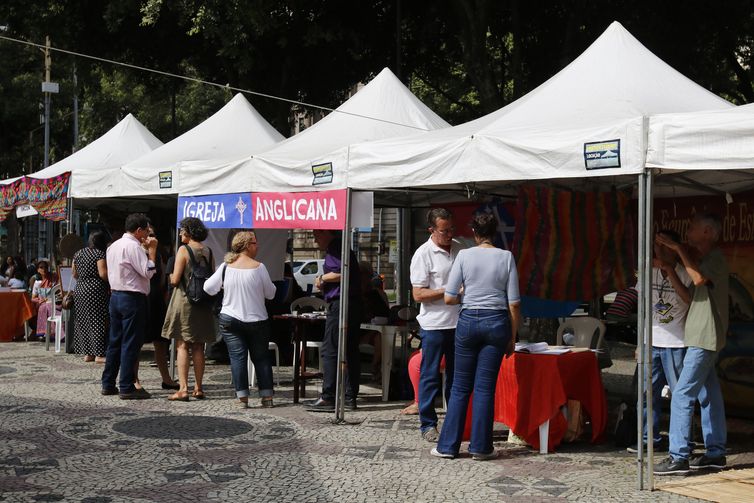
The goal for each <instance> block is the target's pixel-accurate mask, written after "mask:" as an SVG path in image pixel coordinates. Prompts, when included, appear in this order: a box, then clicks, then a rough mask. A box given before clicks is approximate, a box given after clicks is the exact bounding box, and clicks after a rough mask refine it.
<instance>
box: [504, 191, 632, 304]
mask: <svg viewBox="0 0 754 503" xmlns="http://www.w3.org/2000/svg"><path fill="white" fill-rule="evenodd" d="M630 202H631V199H630V194H627V193H625V192H619V191H612V192H575V191H565V190H554V189H550V188H546V187H533V186H525V187H522V188H520V189H519V191H518V203H517V208H516V232H515V237H514V241H513V254H514V256H515V257H516V265H517V267H518V276H519V278H520V283H521V295H527V296H531V297H539V298H540V299H550V300H570V299H583V300H590V299H594V298H596V297H599V296H601V295H605V294H607V293H610V292H615V291H619V290H623V289H624V288H627V287H628V286H633V285H634V284H635V282H636V281H635V278H634V269H635V268H636V265H635V264H636V259H635V253H634V251H635V249H636V246H635V245H634V242H635V239H634V226H633V221H632V218H631V213H630V206H629V205H630Z"/></svg>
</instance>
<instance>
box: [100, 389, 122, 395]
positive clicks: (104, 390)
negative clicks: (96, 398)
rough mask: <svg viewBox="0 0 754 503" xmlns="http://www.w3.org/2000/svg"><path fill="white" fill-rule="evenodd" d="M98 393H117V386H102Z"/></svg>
mask: <svg viewBox="0 0 754 503" xmlns="http://www.w3.org/2000/svg"><path fill="white" fill-rule="evenodd" d="M100 394H102V395H104V396H110V395H117V394H118V388H102V389H101V390H100Z"/></svg>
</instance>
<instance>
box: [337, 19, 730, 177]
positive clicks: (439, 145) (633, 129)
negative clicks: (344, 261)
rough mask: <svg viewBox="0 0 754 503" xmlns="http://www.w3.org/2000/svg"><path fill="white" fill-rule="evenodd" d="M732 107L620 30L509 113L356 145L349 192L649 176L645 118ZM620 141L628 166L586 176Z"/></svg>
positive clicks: (623, 164)
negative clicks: (591, 148)
mask: <svg viewBox="0 0 754 503" xmlns="http://www.w3.org/2000/svg"><path fill="white" fill-rule="evenodd" d="M729 107H732V105H731V104H730V103H728V102H727V101H725V100H723V99H722V98H720V97H718V96H716V95H714V94H713V93H711V92H709V91H707V90H706V89H704V88H702V87H701V86H699V85H697V84H695V83H694V82H692V81H691V80H689V79H688V78H686V77H684V76H683V75H681V74H680V73H678V72H677V71H676V70H674V69H673V68H671V67H670V66H668V65H667V64H666V63H664V62H663V61H662V60H660V59H659V58H658V57H657V56H655V55H654V54H652V53H651V52H650V51H649V50H648V49H647V48H646V47H644V46H643V45H642V44H641V43H640V42H639V41H638V40H636V39H635V38H634V37H633V36H632V35H631V34H630V33H629V32H628V31H626V29H625V28H623V26H622V25H621V24H620V23H618V22H613V23H612V24H611V25H610V27H609V28H608V29H607V30H605V32H604V33H603V34H602V35H600V37H599V38H598V39H597V40H596V41H595V42H594V43H593V44H592V45H591V46H590V47H589V48H588V49H587V50H586V51H584V53H583V54H581V55H580V56H579V57H578V58H576V59H575V60H574V61H573V62H572V63H571V64H569V65H568V66H567V67H566V68H564V69H563V70H561V71H560V72H559V73H557V74H556V75H555V76H553V77H552V78H550V79H549V80H548V81H546V82H545V83H544V84H542V85H540V86H539V87H538V88H536V89H535V90H533V91H531V92H530V93H529V94H527V95H525V96H524V97H522V98H520V99H519V100H517V101H515V102H513V103H511V104H510V105H508V106H506V107H503V108H501V109H500V110H497V111H495V112H493V113H491V114H489V115H487V116H484V117H481V118H480V119H477V120H475V121H472V122H469V123H466V124H462V125H460V126H456V127H453V128H449V129H445V130H441V131H437V132H431V133H427V134H424V135H414V136H410V137H403V138H399V139H396V140H386V141H377V142H369V143H364V144H358V145H352V146H351V148H350V159H349V172H348V185H349V186H351V187H353V188H357V189H374V188H390V187H392V188H399V187H416V186H420V187H421V186H437V185H440V186H443V185H444V186H448V185H453V184H467V183H472V182H478V183H484V182H492V183H493V184H494V183H496V184H498V185H499V182H501V181H511V180H534V179H553V178H561V179H562V178H579V179H582V178H584V177H592V176H599V177H605V176H619V175H626V174H636V173H640V172H641V171H642V169H643V168H644V161H645V152H646V141H645V130H646V124H645V122H646V117H648V116H650V115H652V114H658V113H671V112H691V111H697V110H712V109H725V108H729ZM614 140H619V141H620V144H619V149H617V150H613V152H612V154H617V159H619V162H620V167H607V168H601V169H587V168H586V161H585V157H586V155H585V150H586V149H587V144H589V143H593V142H594V143H601V142H613V141H614ZM605 153H607V154H610V152H605Z"/></svg>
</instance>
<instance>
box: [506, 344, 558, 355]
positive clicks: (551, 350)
mask: <svg viewBox="0 0 754 503" xmlns="http://www.w3.org/2000/svg"><path fill="white" fill-rule="evenodd" d="M570 350H571V348H567V347H563V346H550V345H549V344H547V343H546V342H517V343H516V352H518V353H537V354H544V355H562V354H563V353H568V352H569V351H570Z"/></svg>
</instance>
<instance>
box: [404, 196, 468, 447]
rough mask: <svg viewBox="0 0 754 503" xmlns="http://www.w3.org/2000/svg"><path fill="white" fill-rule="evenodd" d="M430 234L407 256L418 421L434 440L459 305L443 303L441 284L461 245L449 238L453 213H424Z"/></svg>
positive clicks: (451, 361) (450, 372)
mask: <svg viewBox="0 0 754 503" xmlns="http://www.w3.org/2000/svg"><path fill="white" fill-rule="evenodd" d="M427 224H428V225H429V228H428V230H429V232H430V236H429V239H428V240H427V242H426V243H424V244H423V245H421V246H420V247H419V248H418V249H417V250H416V252H415V253H414V256H413V258H412V259H411V286H412V294H413V297H414V300H415V301H416V302H420V303H421V309H420V311H419V316H417V318H416V320H417V321H418V322H419V326H420V327H421V332H420V333H421V340H422V363H421V370H420V373H419V397H418V399H419V420H420V422H421V425H420V428H421V434H422V438H424V439H425V440H427V441H428V442H437V439H438V438H439V436H440V434H439V432H438V431H437V413H436V412H435V398H436V397H437V394H438V393H439V392H440V387H441V384H442V379H441V376H440V360H441V359H442V357H443V355H444V356H445V380H446V385H445V390H444V393H445V397H446V400H449V399H450V388H451V386H452V384H453V368H454V344H455V329H456V324H457V323H458V313H459V310H460V309H459V306H449V305H447V304H445V300H444V296H445V285H446V284H447V282H448V276H449V275H450V269H451V267H452V266H453V260H455V258H456V255H458V252H459V251H460V250H461V245H460V244H459V243H457V242H455V241H453V233H454V232H455V227H453V215H452V214H451V213H450V212H449V211H448V210H446V209H444V208H434V209H432V210H430V211H429V213H428V214H427Z"/></svg>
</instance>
